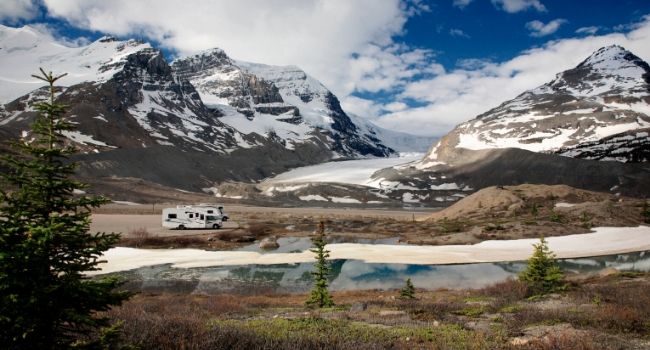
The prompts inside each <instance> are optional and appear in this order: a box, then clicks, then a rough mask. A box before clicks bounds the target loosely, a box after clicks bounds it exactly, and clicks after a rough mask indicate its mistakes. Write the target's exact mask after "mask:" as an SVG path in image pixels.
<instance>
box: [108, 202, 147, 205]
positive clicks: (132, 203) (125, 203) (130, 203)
mask: <svg viewBox="0 0 650 350" xmlns="http://www.w3.org/2000/svg"><path fill="white" fill-rule="evenodd" d="M111 202H113V203H116V204H124V205H142V204H140V203H135V202H129V201H111Z"/></svg>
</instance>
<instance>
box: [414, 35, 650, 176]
mask: <svg viewBox="0 0 650 350" xmlns="http://www.w3.org/2000/svg"><path fill="white" fill-rule="evenodd" d="M648 127H650V66H648V64H647V63H646V62H644V61H643V60H641V59H640V58H639V57H637V56H635V55H634V54H632V53H631V52H629V51H627V50H625V49H624V48H623V47H620V46H617V45H612V46H607V47H603V48H601V49H599V50H597V51H596V52H594V53H593V54H592V55H591V56H589V57H588V58H587V59H585V60H584V61H583V62H581V63H580V64H579V65H577V66H576V67H575V68H573V69H569V70H567V71H564V72H561V73H559V74H557V76H556V78H555V79H554V80H552V81H550V82H549V83H546V84H543V85H541V86H539V87H537V88H535V89H532V90H529V91H526V92H524V93H522V94H521V95H519V96H517V97H515V98H514V99H512V100H510V101H506V102H504V103H502V104H501V105H500V106H498V107H496V108H493V109H491V110H489V111H487V112H485V113H483V114H481V115H479V116H477V117H476V118H474V119H472V120H470V121H468V122H465V123H462V124H460V125H458V126H457V127H456V128H455V129H454V130H452V131H451V132H450V133H448V134H447V135H446V136H445V137H443V138H442V139H441V140H440V141H439V142H438V143H437V144H436V145H434V147H433V148H432V150H431V152H429V154H428V155H427V156H426V157H425V158H424V160H423V162H422V163H421V164H420V167H422V168H426V167H428V166H433V165H436V164H438V163H441V162H442V163H449V164H454V163H457V162H464V161H465V159H462V158H460V157H458V155H459V152H457V149H460V148H463V149H469V150H484V149H502V148H521V149H525V150H528V151H532V152H542V153H558V154H561V155H564V156H570V157H574V158H584V159H598V160H614V161H623V162H626V161H640V160H641V161H642V160H643V159H646V160H647V159H648V154H649V152H650V150H649V149H648V146H647V143H640V144H633V145H632V146H634V149H630V150H628V152H620V153H616V152H614V153H612V152H613V151H614V149H611V150H609V151H606V152H604V153H603V152H601V153H600V155H594V153H593V152H591V151H589V147H590V146H589V145H593V144H594V143H600V144H601V146H600V147H601V148H602V147H605V146H606V145H611V146H612V147H614V145H615V144H614V143H607V142H601V141H604V140H605V139H607V138H613V137H622V136H624V134H627V133H629V134H635V132H636V131H639V132H642V130H643V129H646V128H648ZM616 135H619V136H616ZM634 137H635V138H636V136H634ZM639 137H641V138H642V136H639ZM569 150H570V151H569ZM628 154H629V155H630V157H627V155H628ZM639 154H643V155H641V156H639Z"/></svg>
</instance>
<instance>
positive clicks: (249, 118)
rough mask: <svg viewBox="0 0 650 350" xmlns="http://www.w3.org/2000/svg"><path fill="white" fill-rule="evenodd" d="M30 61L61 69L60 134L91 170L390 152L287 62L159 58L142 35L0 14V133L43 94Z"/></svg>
mask: <svg viewBox="0 0 650 350" xmlns="http://www.w3.org/2000/svg"><path fill="white" fill-rule="evenodd" d="M39 67H43V68H45V69H46V70H53V71H54V72H55V73H64V72H65V73H68V75H67V76H65V77H64V78H62V79H61V80H60V83H61V88H60V90H59V91H58V93H57V96H56V99H57V101H59V102H63V103H65V104H66V105H68V106H69V111H68V115H67V117H68V118H69V119H70V120H71V121H72V122H74V123H76V124H77V129H78V130H76V131H74V132H72V133H68V134H66V135H65V136H66V137H67V138H68V139H69V141H70V142H72V143H74V144H76V145H77V146H79V147H80V148H81V150H82V152H83V153H84V155H82V156H79V160H81V162H82V166H81V169H80V171H81V174H82V175H83V176H87V177H91V178H101V177H105V176H118V177H134V178H142V179H146V180H149V181H153V182H156V183H161V184H165V185H168V186H174V187H177V188H188V189H199V188H203V187H209V186H211V185H212V184H213V182H214V181H222V180H225V179H228V180H244V181H251V180H253V181H255V180H259V179H262V178H264V177H268V176H271V175H274V174H277V173H280V172H282V171H285V170H287V169H289V168H293V167H297V166H302V165H308V164H314V163H318V162H323V161H326V160H329V159H332V158H340V157H351V158H354V157H364V156H377V157H383V156H388V155H391V154H394V153H395V151H394V150H393V149H391V148H390V146H387V145H385V144H384V143H383V141H382V140H381V139H380V138H379V137H377V135H378V134H377V133H378V132H379V131H380V129H379V128H376V129H375V128H372V127H369V126H370V123H369V122H366V123H365V124H363V125H361V124H359V125H357V124H356V123H355V122H353V121H352V119H351V118H350V117H349V116H348V115H347V114H346V113H345V112H344V111H343V110H342V109H341V106H340V104H339V102H338V99H337V98H336V96H334V95H333V94H332V93H331V92H330V91H329V90H327V89H326V88H325V87H324V86H323V85H322V84H321V83H319V82H318V81H317V80H315V79H314V78H312V77H310V76H309V75H307V74H306V73H304V72H303V71H301V70H300V69H298V68H296V67H273V66H265V65H260V64H253V63H244V62H238V61H235V60H232V59H230V58H229V57H228V56H227V55H226V54H225V53H224V52H223V51H221V50H218V49H215V50H210V51H208V52H206V53H203V54H200V55H196V56H192V57H190V58H187V59H179V60H177V61H176V62H174V64H173V65H170V64H169V63H168V62H167V60H166V59H165V57H164V55H163V54H162V53H161V52H160V51H159V50H157V49H155V48H153V47H152V46H151V45H149V44H147V43H142V42H139V41H135V40H128V41H120V40H117V39H115V38H112V37H104V38H101V39H99V40H97V41H95V42H92V43H90V44H88V45H86V46H82V47H69V46H66V45H63V44H60V43H58V42H56V41H55V40H54V39H53V38H52V37H51V36H50V35H48V34H44V33H42V32H40V31H39V30H37V29H35V28H30V27H28V26H25V27H22V28H11V27H6V26H0V139H3V140H5V139H11V138H14V139H15V138H19V137H26V136H27V135H28V134H26V133H25V132H26V131H27V130H28V129H29V123H30V122H31V121H32V120H33V118H34V116H35V112H34V110H33V109H31V107H30V106H31V105H33V103H34V102H36V101H38V100H40V99H42V98H44V96H46V94H45V91H44V90H43V89H42V87H41V84H40V83H39V82H38V81H37V80H36V79H33V78H31V77H30V75H31V74H34V73H35V72H36V71H37V70H38V68H39ZM359 120H360V119H359ZM3 147H4V146H3Z"/></svg>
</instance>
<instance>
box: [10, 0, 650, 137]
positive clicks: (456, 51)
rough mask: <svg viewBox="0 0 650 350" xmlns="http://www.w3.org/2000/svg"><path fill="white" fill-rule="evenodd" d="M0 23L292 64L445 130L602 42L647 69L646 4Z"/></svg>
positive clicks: (418, 2)
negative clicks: (636, 59) (625, 52)
mask: <svg viewBox="0 0 650 350" xmlns="http://www.w3.org/2000/svg"><path fill="white" fill-rule="evenodd" d="M0 23H1V24H4V25H8V26H13V27H18V26H22V25H26V24H28V25H31V26H35V27H37V28H39V29H40V30H42V31H45V32H48V33H50V34H52V35H53V36H54V37H56V38H57V39H58V40H60V41H62V42H65V43H67V44H68V45H77V46H78V45H85V44H87V43H89V42H91V41H93V40H96V39H98V38H99V37H101V36H103V35H107V34H108V35H114V36H117V37H119V38H123V39H128V38H137V39H141V40H145V41H150V42H152V44H153V45H155V46H156V47H159V48H160V49H162V50H163V51H164V52H165V54H166V56H168V57H169V58H170V59H173V58H175V57H182V56H186V55H191V54H194V53H197V52H200V51H202V50H207V49H210V48H214V47H219V48H222V49H224V50H225V51H226V53H228V55H229V56H231V57H233V58H235V59H239V60H244V61H250V62H259V63H266V64H273V65H297V66H299V67H301V68H302V69H304V70H305V71H306V72H307V73H308V74H310V75H312V76H314V77H315V78H316V79H318V80H319V81H321V82H322V83H323V84H325V85H326V86H327V87H328V88H329V89H330V90H332V91H333V92H334V93H335V94H336V95H337V96H338V97H339V99H340V101H341V103H342V105H343V108H344V109H345V110H346V111H347V112H351V113H354V114H356V115H359V116H361V117H364V118H368V119H370V120H372V121H373V122H375V123H376V124H378V125H380V126H382V127H385V128H388V129H392V130H398V131H404V132H409V133H413V134H419V135H429V136H439V135H443V134H445V133H446V132H448V131H449V130H451V129H452V128H453V127H454V126H455V125H457V124H460V123H462V122H464V121H467V120H469V119H472V118H473V117H475V116H477V115H479V114H481V113H483V112H485V111H487V110H489V109H491V108H493V107H496V106H498V105H499V104H501V103H502V102H504V101H506V100H508V99H511V98H514V97H515V96H517V95H519V94H520V93H522V92H524V91H525V90H527V89H531V88H535V87H536V86H539V85H541V84H543V83H546V82H548V81H550V80H552V79H553V78H554V76H555V74H556V73H559V72H561V71H562V70H565V69H569V68H572V67H573V66H575V65H576V64H578V63H579V62H581V61H582V60H584V59H585V58H586V57H587V56H589V55H590V54H591V53H592V52H593V51H595V50H597V49H598V48H600V47H602V46H607V45H612V44H618V45H622V46H623V47H625V48H627V49H628V50H630V51H632V52H633V53H635V54H636V55H638V56H639V57H641V58H643V59H644V60H646V61H650V1H648V0H618V1H612V0H589V1H584V0H575V1H570V0H440V1H426V0H258V1H253V0H238V1H229V0H223V1H220V0H111V1H106V0H2V1H0Z"/></svg>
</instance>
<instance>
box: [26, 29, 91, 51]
mask: <svg viewBox="0 0 650 350" xmlns="http://www.w3.org/2000/svg"><path fill="white" fill-rule="evenodd" d="M29 26H30V27H32V28H34V29H36V30H37V31H39V32H40V33H42V34H45V35H47V36H48V37H49V38H50V40H52V41H56V42H58V43H60V44H63V45H65V46H69V47H79V46H84V45H88V44H90V43H91V41H90V39H88V38H86V37H83V36H81V37H78V38H69V37H67V36H64V35H62V34H61V33H60V32H59V30H58V29H57V28H56V27H55V26H52V25H50V24H47V23H31V24H30V25H29Z"/></svg>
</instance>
